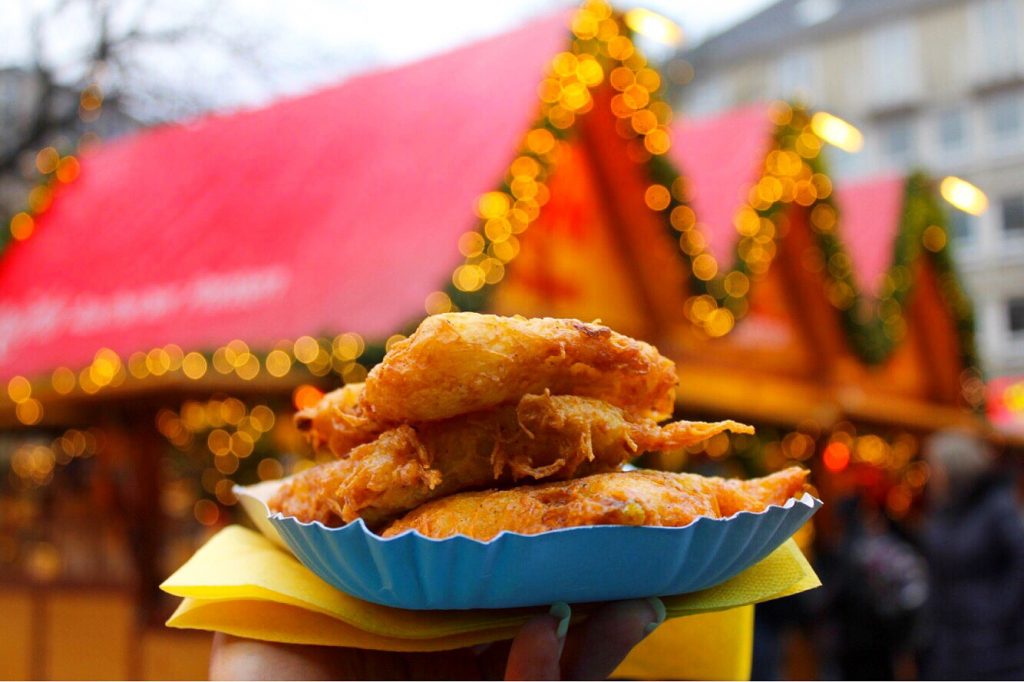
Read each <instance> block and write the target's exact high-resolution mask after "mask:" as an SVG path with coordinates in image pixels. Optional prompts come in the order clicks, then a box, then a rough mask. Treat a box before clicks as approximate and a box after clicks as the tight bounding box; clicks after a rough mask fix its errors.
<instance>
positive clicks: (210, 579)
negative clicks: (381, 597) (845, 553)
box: [161, 526, 821, 677]
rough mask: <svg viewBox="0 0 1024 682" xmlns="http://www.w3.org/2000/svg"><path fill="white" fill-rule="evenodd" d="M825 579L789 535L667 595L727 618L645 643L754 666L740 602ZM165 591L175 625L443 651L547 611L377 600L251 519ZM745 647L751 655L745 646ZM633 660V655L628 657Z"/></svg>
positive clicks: (668, 631)
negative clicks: (715, 577) (734, 571)
mask: <svg viewBox="0 0 1024 682" xmlns="http://www.w3.org/2000/svg"><path fill="white" fill-rule="evenodd" d="M820 584H821V583H820V582H819V581H818V578H817V576H816V575H815V574H814V571H813V570H812V569H811V567H810V565H809V564H808V563H807V561H806V559H804V557H803V554H801V553H800V550H799V549H798V548H797V547H796V545H795V543H793V541H792V540H789V541H787V542H786V543H785V544H784V545H782V546H781V547H779V548H778V549H777V550H775V551H774V552H773V553H772V554H771V555H769V556H768V557H767V558H765V559H764V560H762V561H761V562H760V563H758V564H757V565H755V566H752V567H750V568H748V569H747V570H746V571H744V572H743V573H741V574H740V575H738V576H736V577H734V578H732V579H730V580H728V581H726V582H725V583H722V584H721V585H717V586H715V587H712V588H709V589H707V590H702V591H701V592H695V593H692V594H685V595H678V596H675V597H667V598H665V599H664V602H665V606H666V609H667V610H668V617H669V618H673V619H675V618H679V617H680V616H691V615H694V614H701V613H705V612H711V611H724V613H722V614H717V618H716V617H709V616H700V619H703V625H701V624H700V623H698V622H697V621H698V619H697V618H687V619H681V620H677V621H671V622H669V623H667V624H665V625H663V626H662V627H660V628H659V629H658V630H657V631H655V634H654V635H652V636H651V637H649V638H648V639H647V640H646V641H645V642H644V644H643V645H641V646H642V647H644V648H646V649H649V650H650V655H652V656H654V657H662V656H667V657H668V658H671V659H673V660H678V659H683V660H685V659H686V658H687V657H690V658H691V659H695V658H700V657H707V655H709V654H710V655H712V656H714V654H715V651H714V650H715V648H716V647H718V650H719V652H720V653H719V656H722V655H724V656H726V657H729V658H733V659H734V658H736V657H737V655H739V657H741V658H745V660H746V663H745V665H746V666H747V668H742V667H740V668H736V667H735V666H733V667H732V671H733V672H743V670H749V658H750V650H749V643H747V644H746V645H743V642H740V643H739V644H740V646H739V649H737V651H730V652H725V651H722V650H721V646H722V642H723V639H730V638H729V637H728V636H726V635H727V634H730V633H731V634H735V635H737V637H733V638H732V639H734V640H742V639H744V638H745V639H746V640H749V639H750V638H751V637H750V631H751V623H752V617H751V615H750V613H749V609H737V608H735V607H739V606H744V605H748V604H753V603H757V602H761V601H766V600H768V599H775V598H778V597H783V596H787V595H790V594H796V593H797V592H802V591H804V590H808V589H811V588H813V587H817V586H818V585H820ZM161 588H162V589H163V590H164V591H165V592H168V593H170V594H173V595H176V596H179V597H184V600H183V601H182V603H181V605H180V606H179V607H178V609H177V611H175V612H174V614H173V615H172V616H171V618H170V620H168V621H167V625H168V626H170V627H176V628H191V629H198V630H211V631H219V632H227V633H229V634H233V635H237V636H240V637H248V638H251V639H261V640H268V641H275V642H291V643H296V644H320V645H327V646H345V647H358V648H364V649H383V650H389V651H439V650H445V649H453V648H458V647H463V646H470V645H474V644H481V643H484V642H492V641H496V640H500V639H508V638H510V637H512V636H513V635H514V634H515V633H516V631H517V630H518V628H519V627H520V626H521V625H522V624H523V623H524V622H525V621H526V620H527V619H528V618H530V617H531V616H532V615H534V614H536V613H540V612H543V611H545V610H546V607H537V608H526V609H498V610H476V611H410V610H404V609H396V608H392V607H388V606H381V605H378V604H372V603H370V602H365V601H362V600H360V599H357V598H355V597H352V596H349V595H347V594H345V593H343V592H341V591H339V590H337V589H335V588H333V587H331V586H330V585H328V584H327V583H326V582H324V581H323V580H321V579H320V578H318V577H317V576H316V575H315V574H314V573H313V572H312V571H310V570H309V569H307V568H306V567H305V566H303V565H302V564H300V563H299V562H298V560H296V559H295V558H294V557H293V556H292V555H291V554H289V553H287V552H285V551H283V550H281V549H279V548H278V547H277V546H275V545H274V544H273V543H271V542H270V541H269V540H267V539H266V538H264V537H263V536H262V535H260V534H258V533H255V532H253V531H251V530H248V529H246V528H243V527H241V526H229V527H227V528H225V529H224V530H222V531H220V532H219V533H217V535H215V536H214V537H213V538H211V539H210V541H209V542H207V543H206V545H204V546H203V547H202V548H200V549H199V551H198V552H196V554H195V555H194V556H193V557H192V558H191V559H190V560H189V561H188V562H186V563H185V565H184V566H182V567H181V568H180V569H178V571H176V572H175V573H174V575H172V576H171V577H170V578H168V579H167V580H166V581H165V582H164V583H163V585H161ZM727 609H731V610H729V611H726V610H727ZM573 611H574V614H576V618H584V617H585V616H586V613H587V611H588V607H587V606H586V605H580V606H578V607H576V606H574V608H573ZM727 614H728V615H727ZM691 621H692V623H691ZM695 626H700V627H695ZM708 628H710V631H709V630H708ZM737 628H739V629H738V630H737ZM663 633H665V634H663ZM661 640H666V642H667V644H666V645H665V646H663V647H662V648H660V649H659V648H658V644H657V643H658V641H661ZM681 646H683V647H684V648H686V649H687V650H688V649H689V648H693V649H694V651H693V652H692V655H691V654H689V653H686V652H685V651H681V650H680V647H681ZM744 646H745V647H746V650H745V655H742V654H743V652H742V651H740V650H742V649H743V648H744ZM708 647H710V649H709V648H708ZM638 649H640V647H638ZM733 649H736V646H733ZM631 659H632V656H631ZM629 663H630V661H629V660H627V661H626V664H629ZM626 664H624V667H625V669H626V670H627V672H623V673H622V674H623V675H628V676H631V677H635V676H648V674H649V672H648V673H645V674H643V675H638V674H632V673H631V672H629V671H633V673H636V672H639V671H640V670H641V669H640V668H637V669H635V670H634V669H632V668H629V666H628V665H626ZM622 670H623V669H620V671H617V672H621V671H622ZM644 670H648V668H644ZM686 671H687V672H686V674H685V676H687V677H702V676H704V677H722V676H725V677H744V676H745V675H746V674H748V673H744V674H742V675H736V674H733V675H727V674H719V675H694V670H692V669H691V668H690V666H687V667H686Z"/></svg>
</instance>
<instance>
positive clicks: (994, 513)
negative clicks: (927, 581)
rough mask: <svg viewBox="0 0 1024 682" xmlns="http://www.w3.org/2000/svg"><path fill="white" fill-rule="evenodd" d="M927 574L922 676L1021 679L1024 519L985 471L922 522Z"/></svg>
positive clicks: (1005, 485) (1010, 495)
mask: <svg viewBox="0 0 1024 682" xmlns="http://www.w3.org/2000/svg"><path fill="white" fill-rule="evenodd" d="M924 549H925V553H926V557H927V559H928V565H929V570H930V574H931V590H930V596H929V601H928V605H927V608H926V613H927V614H928V622H929V625H930V628H929V630H930V637H929V638H928V639H929V646H928V647H927V650H926V652H925V655H924V656H923V657H922V670H921V673H922V677H923V678H925V679H1022V678H1024V518H1022V516H1021V510H1020V508H1019V506H1018V504H1017V500H1016V497H1015V495H1014V491H1013V488H1012V487H1011V485H1010V482H1009V480H1007V479H1006V478H1003V479H999V478H996V477H987V478H985V479H983V480H980V481H978V483H977V484H976V485H975V486H973V488H972V489H971V490H969V491H968V492H967V493H966V494H964V495H962V496H961V497H960V499H958V500H955V501H954V502H953V503H951V504H949V505H948V506H947V507H946V508H944V509H941V510H939V511H938V512H937V513H936V514H935V515H934V516H933V518H932V519H931V520H930V522H929V523H928V524H927V526H926V528H925V534H924Z"/></svg>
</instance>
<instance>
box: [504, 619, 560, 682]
mask: <svg viewBox="0 0 1024 682" xmlns="http://www.w3.org/2000/svg"><path fill="white" fill-rule="evenodd" d="M571 616H572V612H571V611H570V609H569V605H568V604H565V603H562V602H559V603H557V604H555V605H554V606H552V607H551V611H550V612H549V613H547V614H545V615H543V616H536V617H534V618H531V619H530V620H529V621H527V622H526V625H524V626H523V627H522V629H521V630H519V634H517V635H516V637H515V639H513V640H512V648H511V649H510V650H509V654H508V664H507V665H506V666H505V679H506V680H557V679H559V678H560V674H559V664H558V660H559V658H560V657H561V655H562V645H563V643H564V642H565V634H566V631H567V630H568V629H569V619H570V617H571Z"/></svg>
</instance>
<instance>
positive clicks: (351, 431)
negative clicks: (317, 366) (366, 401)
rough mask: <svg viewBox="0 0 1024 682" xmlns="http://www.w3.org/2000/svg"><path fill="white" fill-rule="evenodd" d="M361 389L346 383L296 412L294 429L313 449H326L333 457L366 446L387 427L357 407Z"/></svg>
mask: <svg viewBox="0 0 1024 682" xmlns="http://www.w3.org/2000/svg"><path fill="white" fill-rule="evenodd" d="M363 386H364V384H362V383H358V384H345V385H344V386H342V387H341V388H339V389H337V390H335V391H331V392H330V393H328V394H326V395H325V396H324V397H323V398H321V399H320V402H318V403H317V404H316V405H313V406H312V407H306V408H304V409H301V410H299V411H298V412H296V413H295V426H296V428H298V429H299V431H302V432H304V433H305V434H306V436H307V438H309V442H310V443H311V444H312V445H313V448H314V449H316V450H322V449H323V447H324V446H327V448H328V449H329V450H330V451H331V452H332V453H333V454H334V456H335V457H345V456H346V455H347V454H348V451H349V450H351V449H352V448H354V447H356V446H357V445H362V444H363V443H369V442H370V441H372V440H374V439H375V438H376V437H377V436H379V435H380V434H381V433H382V432H383V431H384V430H385V429H387V428H388V427H387V425H386V424H382V423H381V422H379V421H377V420H376V419H374V418H373V417H371V416H370V415H368V414H366V412H364V411H363V408H362V406H361V405H360V404H359V399H360V397H361V396H362V395H363Z"/></svg>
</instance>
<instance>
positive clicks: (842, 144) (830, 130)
mask: <svg viewBox="0 0 1024 682" xmlns="http://www.w3.org/2000/svg"><path fill="white" fill-rule="evenodd" d="M811 130H813V131H814V134H815V135H817V136H818V137H820V138H821V139H823V140H824V141H825V142H828V143H829V144H830V145H832V146H834V147H839V148H840V149H842V150H843V151H844V152H850V153H856V152H859V151H860V150H861V149H862V148H863V147H864V135H863V133H861V132H860V130H858V129H857V127H856V126H854V125H853V124H852V123H848V122H847V121H844V120H843V119H841V118H839V117H838V116H833V115H832V114H830V113H828V112H825V111H819V112H817V113H815V114H814V116H812V117H811Z"/></svg>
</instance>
